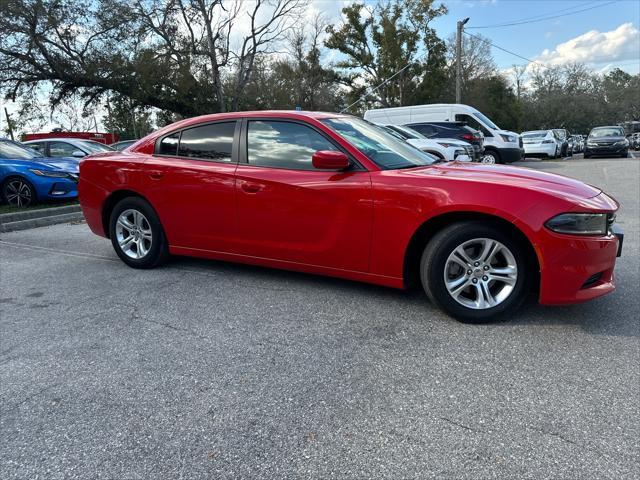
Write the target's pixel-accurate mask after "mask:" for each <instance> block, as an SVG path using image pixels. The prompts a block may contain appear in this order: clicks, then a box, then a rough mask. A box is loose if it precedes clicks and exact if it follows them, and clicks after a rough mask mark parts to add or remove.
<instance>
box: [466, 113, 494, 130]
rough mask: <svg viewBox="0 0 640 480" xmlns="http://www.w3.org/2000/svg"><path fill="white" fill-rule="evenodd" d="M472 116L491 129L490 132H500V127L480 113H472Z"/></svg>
mask: <svg viewBox="0 0 640 480" xmlns="http://www.w3.org/2000/svg"><path fill="white" fill-rule="evenodd" d="M473 115H474V116H475V117H477V118H479V119H480V121H481V122H482V123H484V124H485V125H486V126H487V127H489V128H491V129H492V130H500V127H498V126H497V125H496V124H495V123H493V122H492V121H491V120H489V117H487V116H485V115H483V114H482V113H480V112H474V113H473Z"/></svg>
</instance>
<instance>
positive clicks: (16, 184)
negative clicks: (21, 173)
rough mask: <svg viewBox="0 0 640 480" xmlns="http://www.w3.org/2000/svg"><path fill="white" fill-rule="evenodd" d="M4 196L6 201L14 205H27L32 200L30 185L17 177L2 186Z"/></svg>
mask: <svg viewBox="0 0 640 480" xmlns="http://www.w3.org/2000/svg"><path fill="white" fill-rule="evenodd" d="M4 196H5V198H6V200H7V203H8V204H9V205H13V206H15V207H28V206H29V205H31V202H32V201H33V192H32V191H31V187H30V186H29V184H28V183H26V182H24V181H23V180H20V179H19V178H15V179H13V180H9V182H8V183H7V184H6V186H5V187H4Z"/></svg>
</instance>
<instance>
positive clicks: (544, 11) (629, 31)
mask: <svg viewBox="0 0 640 480" xmlns="http://www.w3.org/2000/svg"><path fill="white" fill-rule="evenodd" d="M312 3H313V6H314V7H315V9H317V10H320V11H322V12H324V14H325V15H326V16H327V17H328V18H329V19H330V20H332V21H339V20H340V9H341V8H342V6H343V4H345V3H351V2H344V1H342V0H312ZM366 3H367V4H371V5H373V4H375V3H377V0H373V1H372V0H366ZM441 3H444V4H445V5H446V6H447V8H448V9H449V13H448V14H447V15H445V16H443V17H440V18H437V19H436V20H434V21H433V23H432V26H433V27H434V28H435V29H436V31H437V33H438V36H440V38H445V39H446V38H448V37H449V36H450V35H451V34H453V33H455V31H456V23H457V21H458V20H463V19H464V18H467V17H468V18H469V22H468V23H467V24H466V27H465V28H466V29H467V31H468V32H469V33H473V34H482V35H483V36H484V37H486V38H488V39H489V40H490V41H491V42H492V43H494V44H495V45H497V46H499V47H502V48H504V49H506V50H509V51H511V52H513V53H516V54H518V55H520V56H522V57H525V58H527V59H530V60H535V61H537V62H540V63H545V64H546V63H550V64H561V63H566V62H571V61H578V62H581V63H586V64H587V65H588V66H590V67H592V68H594V69H595V70H598V71H603V72H606V71H608V70H610V69H612V68H615V67H620V68H622V69H623V70H625V71H627V72H629V73H632V74H635V73H638V72H639V69H640V31H639V29H640V1H639V0H616V1H612V0H444V1H443V2H441ZM550 17H556V18H550ZM532 19H536V20H539V21H536V22H532V23H524V24H519V25H513V26H504V27H491V28H476V27H487V26H489V27H490V26H493V25H497V24H504V23H518V22H519V21H528V20H532ZM492 54H493V56H494V59H495V60H496V63H497V65H498V67H499V68H500V69H501V70H506V69H508V68H510V67H511V66H512V65H514V64H518V65H524V64H526V63H527V61H526V60H523V59H522V58H519V57H516V56H514V55H511V54H509V53H506V52H504V51H501V50H499V49H497V48H493V49H492Z"/></svg>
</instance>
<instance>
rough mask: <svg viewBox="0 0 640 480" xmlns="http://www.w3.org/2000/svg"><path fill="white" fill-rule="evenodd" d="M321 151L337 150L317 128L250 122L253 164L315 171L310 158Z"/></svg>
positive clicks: (287, 123)
mask: <svg viewBox="0 0 640 480" xmlns="http://www.w3.org/2000/svg"><path fill="white" fill-rule="evenodd" d="M318 150H337V149H336V147H334V146H333V144H332V143H331V142H330V141H329V140H327V139H326V138H324V137H323V136H322V135H321V134H320V133H318V132H316V131H315V130H314V129H312V128H310V127H307V126H305V125H301V124H299V123H292V122H279V121H268V120H267V121H250V122H249V129H248V132H247V156H248V160H249V164H250V165H256V166H261V167H277V168H288V169H290V170H313V169H314V168H313V164H312V163H311V156H312V155H313V154H314V153H315V152H317V151H318Z"/></svg>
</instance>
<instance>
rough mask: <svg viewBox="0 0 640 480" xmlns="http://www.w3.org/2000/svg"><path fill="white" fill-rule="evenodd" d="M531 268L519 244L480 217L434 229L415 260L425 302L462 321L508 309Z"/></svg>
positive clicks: (521, 293)
mask: <svg viewBox="0 0 640 480" xmlns="http://www.w3.org/2000/svg"><path fill="white" fill-rule="evenodd" d="M531 273H532V272H530V271H529V267H528V265H527V261H526V256H525V253H524V251H523V248H522V246H521V245H520V244H519V243H518V242H517V241H515V240H514V239H513V238H512V236H510V235H506V234H505V233H503V232H502V230H500V229H499V228H497V227H494V226H491V225H486V224H484V223H480V222H461V223H456V224H454V225H451V226H449V227H447V228H445V229H443V230H441V231H440V232H438V233H437V234H436V235H435V236H434V237H433V239H432V240H431V241H430V242H429V244H428V245H427V247H426V248H425V250H424V253H423V255H422V260H421V264H420V275H421V279H422V285H423V287H424V290H425V292H426V293H427V295H428V296H429V298H430V299H431V301H432V302H434V303H435V304H436V305H438V306H439V307H440V308H442V309H443V310H444V311H445V312H447V313H448V314H450V315H451V316H453V317H455V318H456V319H458V320H460V321H462V322H468V323H482V322H486V321H491V320H494V319H497V318H499V317H501V316H504V315H505V314H508V313H510V312H513V311H514V310H515V309H516V308H518V307H519V306H520V304H521V303H522V301H523V300H524V298H525V296H526V293H527V291H528V288H529V281H530V276H531Z"/></svg>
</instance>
